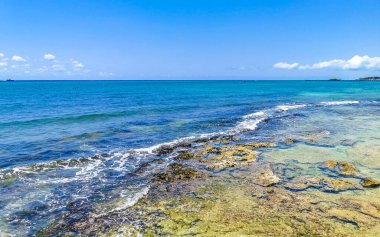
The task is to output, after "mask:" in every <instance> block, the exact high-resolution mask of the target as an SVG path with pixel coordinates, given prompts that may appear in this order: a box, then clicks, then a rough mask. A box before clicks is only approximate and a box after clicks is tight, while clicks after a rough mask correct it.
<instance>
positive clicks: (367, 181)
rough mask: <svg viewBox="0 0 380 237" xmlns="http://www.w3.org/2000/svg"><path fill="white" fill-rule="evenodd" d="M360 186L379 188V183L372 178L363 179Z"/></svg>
mask: <svg viewBox="0 0 380 237" xmlns="http://www.w3.org/2000/svg"><path fill="white" fill-rule="evenodd" d="M360 184H361V185H362V186H363V187H366V188H376V187H379V186H380V182H379V181H377V180H375V179H372V178H367V179H363V180H362V182H361V183H360Z"/></svg>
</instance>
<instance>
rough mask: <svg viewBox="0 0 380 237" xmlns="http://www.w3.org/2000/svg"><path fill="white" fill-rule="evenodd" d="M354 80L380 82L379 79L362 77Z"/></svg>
mask: <svg viewBox="0 0 380 237" xmlns="http://www.w3.org/2000/svg"><path fill="white" fill-rule="evenodd" d="M356 80H357V81H380V77H363V78H359V79H356Z"/></svg>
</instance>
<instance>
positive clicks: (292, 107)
mask: <svg viewBox="0 0 380 237" xmlns="http://www.w3.org/2000/svg"><path fill="white" fill-rule="evenodd" d="M306 106H307V105H306V104H295V105H278V106H276V109H277V110H282V111H288V110H290V109H299V108H303V107H306Z"/></svg>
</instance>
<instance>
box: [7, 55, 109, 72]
mask: <svg viewBox="0 0 380 237" xmlns="http://www.w3.org/2000/svg"><path fill="white" fill-rule="evenodd" d="M42 58H43V60H41V54H40V56H38V57H36V58H33V57H23V56H19V55H13V56H12V57H7V55H5V54H4V53H0V76H4V75H14V76H22V75H24V76H25V75H27V76H31V77H40V76H43V77H61V78H63V77H77V76H86V75H88V76H91V75H92V76H98V77H112V76H114V74H113V73H112V72H103V71H101V72H98V71H95V70H90V69H89V68H87V67H86V66H85V64H84V63H82V62H81V61H80V60H77V59H75V58H59V57H56V56H55V55H54V54H53V53H45V54H42ZM26 59H27V60H26ZM102 70H104V69H102Z"/></svg>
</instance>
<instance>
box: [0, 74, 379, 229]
mask: <svg viewBox="0 0 380 237" xmlns="http://www.w3.org/2000/svg"><path fill="white" fill-rule="evenodd" d="M321 102H322V103H321ZM323 102H338V103H341V102H347V105H351V104H353V105H356V102H358V103H359V102H360V105H362V104H363V105H366V104H368V103H373V102H376V103H378V102H380V82H363V81H360V82H359V81H341V82H331V81H16V82H3V83H0V169H1V170H0V171H1V174H0V181H1V182H0V197H1V198H0V216H1V217H0V230H1V229H2V228H3V229H6V231H7V232H9V233H16V234H20V233H21V234H22V233H34V231H36V230H38V229H39V228H40V227H43V226H46V225H48V224H49V223H51V222H52V221H53V220H54V219H55V218H57V217H59V216H60V215H61V214H62V213H63V212H64V211H67V203H69V202H73V201H75V200H77V199H80V198H83V199H85V200H86V201H87V202H102V201H105V200H108V199H111V198H112V197H116V196H118V195H119V196H120V195H121V194H120V193H122V194H123V195H124V196H126V197H127V198H128V197H130V195H132V194H133V193H134V191H133V190H137V191H136V192H138V191H139V190H140V191H141V189H142V188H143V187H145V185H146V183H144V182H145V181H144V180H137V179H136V178H135V177H134V176H131V175H130V173H131V172H133V169H135V168H136V167H137V164H138V163H139V162H141V160H142V159H143V160H149V159H153V156H152V155H151V154H148V153H147V154H141V153H138V152H137V153H131V152H129V151H131V150H136V149H138V148H149V147H152V146H155V145H158V144H161V143H165V142H171V141H174V140H176V139H180V138H184V137H197V136H200V135H201V134H216V133H220V132H229V133H234V134H236V133H244V132H253V131H255V130H256V127H259V126H260V121H262V120H260V118H261V117H264V116H283V115H282V112H286V113H287V109H286V108H287V107H285V109H281V108H284V107H281V106H296V107H295V108H298V107H297V106H300V105H301V106H300V108H302V106H303V105H307V106H309V105H313V106H314V105H315V106H316V107H315V108H314V107H313V108H314V110H315V109H319V108H321V109H322V107H323V106H324V105H325V104H323ZM343 104H344V103H343ZM278 106H280V107H278ZM371 106H373V105H372V104H371ZM377 107H378V105H377ZM274 108H280V109H277V110H273V109H274ZM260 111H266V112H265V115H263V114H260V115H258V116H257V115H253V116H251V117H250V116H248V117H244V116H245V115H249V114H251V115H252V114H254V113H257V112H260ZM281 111H282V112H281ZM314 113H315V111H314ZM286 116H288V117H286V119H284V121H285V122H287V121H289V120H291V118H292V117H291V116H296V114H291V113H287V114H286ZM289 116H290V117H289ZM283 123H284V122H283V121H282V122H281V123H280V122H277V123H275V122H273V123H269V125H265V126H266V127H265V128H266V130H265V129H263V130H262V131H261V133H259V132H257V133H256V134H255V135H256V136H259V137H260V136H262V137H268V136H271V134H273V133H272V131H275V130H280V129H282V128H281V125H282V124H283ZM263 126H264V125H263ZM148 150H149V149H148ZM97 154H102V155H103V157H102V158H99V157H97V158H95V159H93V160H91V159H90V161H87V160H85V161H84V162H83V163H80V164H78V165H77V164H75V165H72V164H68V163H64V162H63V163H54V165H51V164H53V163H51V162H53V161H57V160H63V161H67V160H68V159H73V160H78V159H80V158H86V157H92V156H94V155H97ZM33 164H48V165H41V166H36V165H34V166H33ZM49 164H50V165H49ZM124 196H123V197H124ZM30 210H39V211H38V213H35V214H34V215H32V214H30V212H28V211H30ZM25 212H27V213H28V215H27V216H25ZM11 222H12V223H13V224H11V225H8V224H9V223H11ZM7 223H8V224H7Z"/></svg>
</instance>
